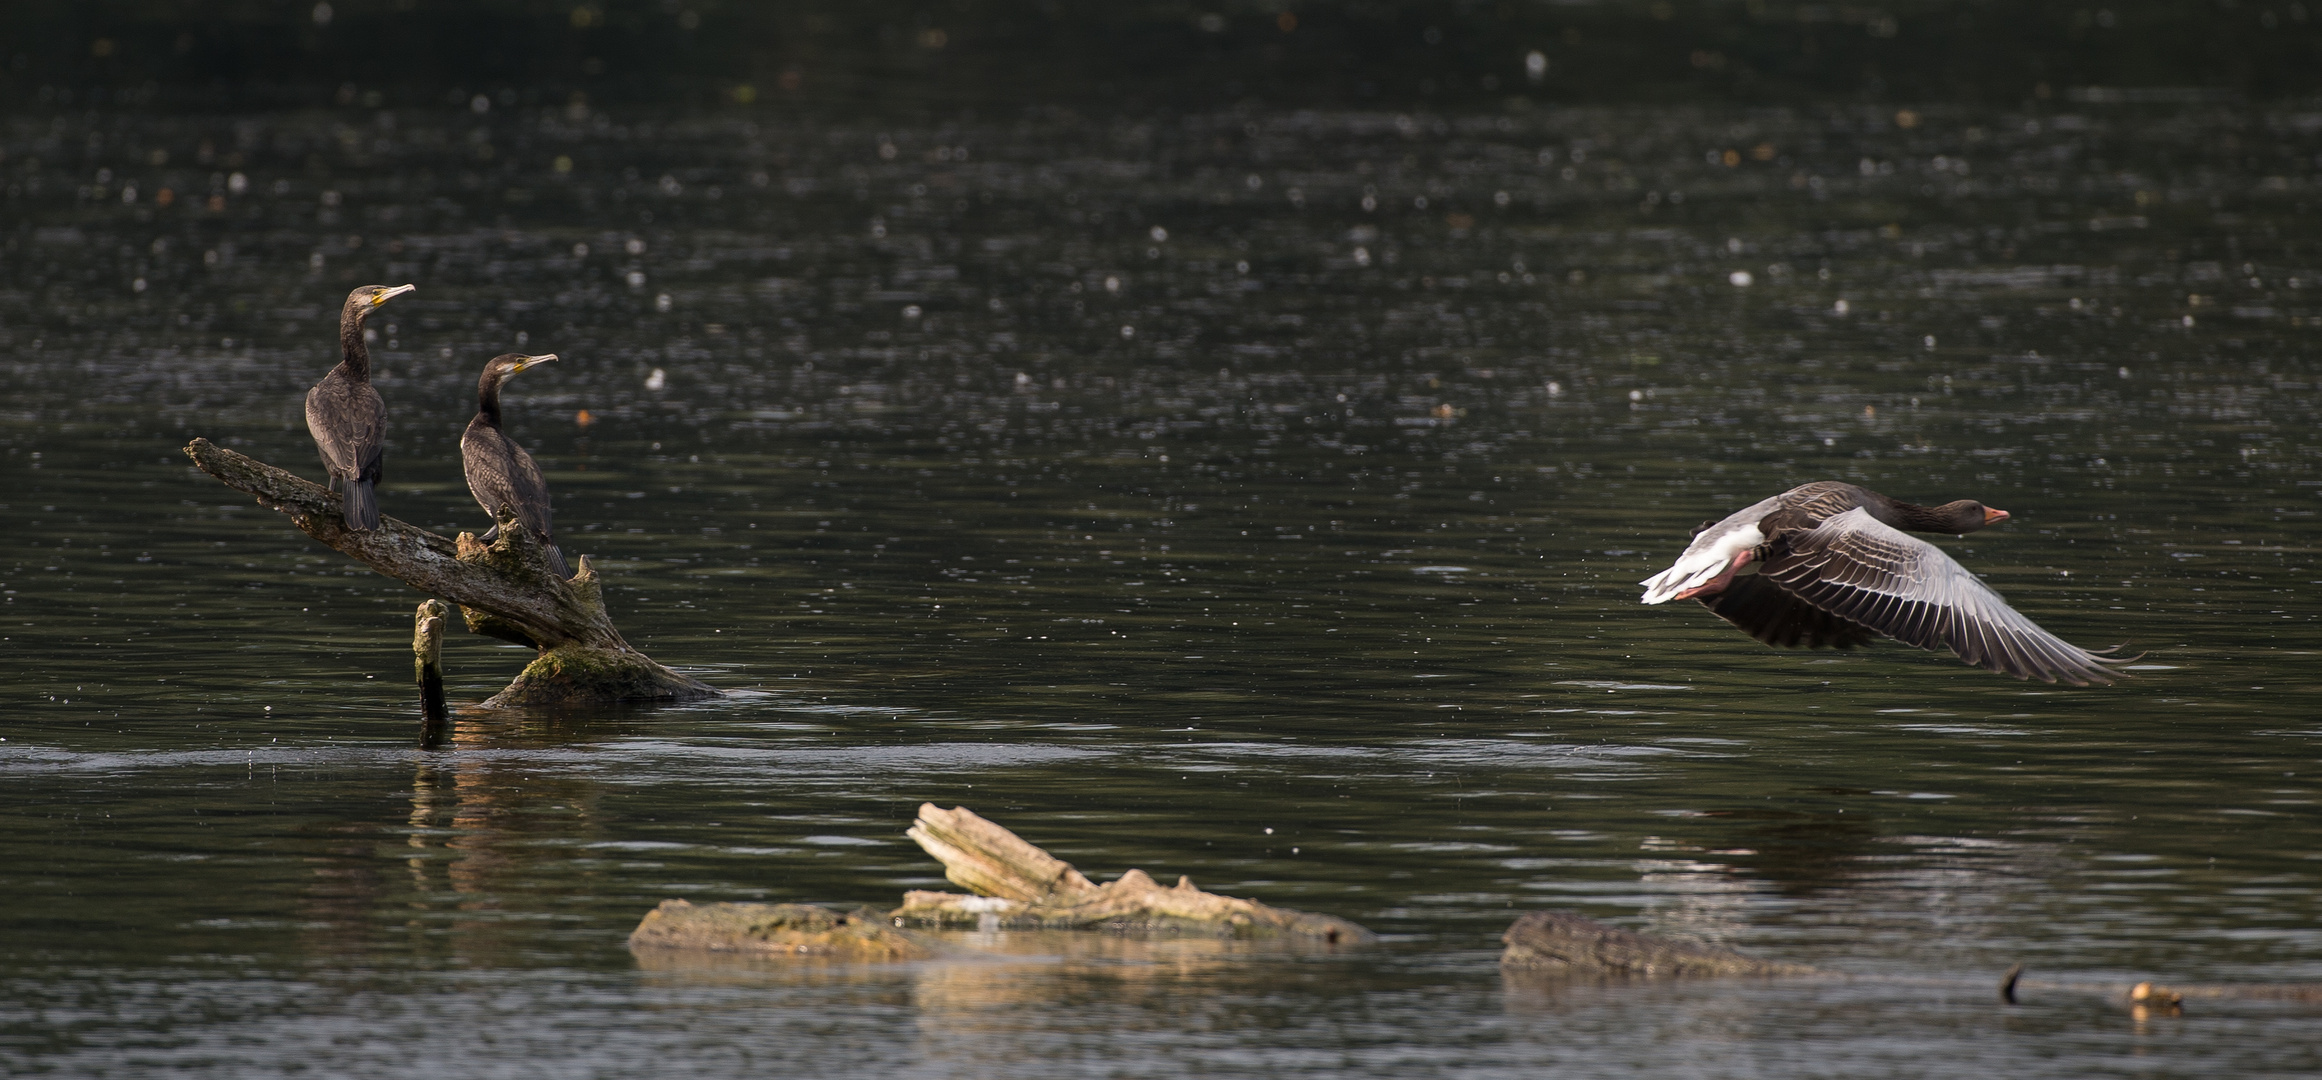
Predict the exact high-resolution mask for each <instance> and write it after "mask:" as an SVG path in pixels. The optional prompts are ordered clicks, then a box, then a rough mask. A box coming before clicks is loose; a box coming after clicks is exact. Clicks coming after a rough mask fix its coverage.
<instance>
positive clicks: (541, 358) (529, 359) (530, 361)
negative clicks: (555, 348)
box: [508, 353, 556, 375]
mask: <svg viewBox="0 0 2322 1080" xmlns="http://www.w3.org/2000/svg"><path fill="white" fill-rule="evenodd" d="M554 359H556V354H555V353H541V354H540V355H538V356H525V357H519V358H518V359H517V361H516V366H515V367H512V368H509V369H508V373H509V374H511V375H513V374H515V373H517V372H519V371H522V370H524V369H525V368H528V367H532V366H534V365H536V364H545V363H547V362H549V361H551V360H554Z"/></svg>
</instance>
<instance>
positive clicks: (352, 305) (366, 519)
mask: <svg viewBox="0 0 2322 1080" xmlns="http://www.w3.org/2000/svg"><path fill="white" fill-rule="evenodd" d="M418 287H419V286H417V285H397V286H394V287H392V288H390V287H388V286H385V285H365V286H363V287H362V288H360V289H356V290H355V291H354V292H351V293H348V294H347V303H346V306H345V307H342V308H340V309H339V357H340V359H339V366H337V367H335V368H332V369H331V370H330V374H328V375H324V376H323V378H322V381H321V382H318V383H316V384H314V389H312V390H308V391H307V392H306V430H307V431H308V432H309V433H311V434H312V435H313V436H314V445H315V449H316V450H319V451H321V452H322V462H323V471H324V472H326V473H328V474H329V475H330V486H332V487H334V488H340V489H342V490H344V491H345V492H346V495H345V496H344V500H345V511H344V512H345V514H346V519H347V527H348V528H350V529H353V530H355V531H357V532H364V531H368V530H371V529H376V528H378V527H379V496H378V492H377V488H378V486H379V476H380V466H381V459H382V457H383V455H384V452H385V447H384V445H383V444H384V443H385V441H386V438H387V406H386V404H385V403H384V402H381V401H380V400H379V392H378V391H377V390H373V389H371V350H370V349H369V348H366V347H365V346H364V345H363V319H364V317H365V316H367V315H369V314H371V311H372V309H374V308H376V307H378V306H379V305H381V304H384V303H386V302H387V301H389V300H393V299H395V298H396V297H398V296H401V295H403V294H404V293H407V292H410V291H411V290H413V289H416V288H418Z"/></svg>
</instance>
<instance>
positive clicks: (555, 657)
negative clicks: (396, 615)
mask: <svg viewBox="0 0 2322 1080" xmlns="http://www.w3.org/2000/svg"><path fill="white" fill-rule="evenodd" d="M185 452H186V456H187V457H190V458H192V459H193V461H194V464H195V465H197V466H199V467H200V468H201V470H202V471H203V472H206V473H208V474H210V475H211V476H214V477H216V478H217V479H218V481H219V482H220V483H223V484H225V485H226V486H227V487H230V488H233V489H235V490H237V491H242V492H246V493H248V494H250V495H252V496H254V497H256V498H257V500H258V504H259V505H261V506H264V507H267V508H269V509H272V510H276V511H279V512H280V513H282V514H283V516H285V517H288V518H289V519H290V521H291V524H293V525H296V526H298V529H299V531H300V532H303V533H305V534H307V535H308V536H311V537H313V538H315V539H316V540H318V541H320V542H322V544H323V545H324V546H326V547H329V548H331V549H333V550H336V551H338V552H340V553H341V554H344V555H347V556H349V557H351V558H353V559H355V560H356V561H358V562H361V563H363V564H364V565H366V566H369V567H370V568H371V569H373V570H376V571H378V572H379V573H381V574H385V575H386V576H388V577H391V578H394V579H395V580H397V581H400V582H403V583H404V584H406V585H409V586H411V587H412V588H414V589H418V590H419V591H421V592H423V593H427V594H429V595H431V596H440V597H443V598H445V599H447V600H450V601H451V602H453V603H455V604H458V605H459V606H460V610H461V613H462V614H463V615H464V616H465V617H466V621H467V626H468V629H469V630H471V631H473V632H475V633H479V634H487V635H490V636H492V637H496V638H500V639H501V640H504V641H513V642H516V643H517V644H520V645H528V646H531V647H532V648H535V649H538V650H539V651H540V655H539V656H537V657H535V658H534V659H533V661H532V663H530V664H529V665H526V667H525V668H524V671H523V672H522V673H521V674H519V675H517V676H516V680H515V681H514V682H511V683H509V684H508V686H507V688H506V689H503V690H501V691H500V692H499V693H498V694H495V695H493V696H492V698H491V699H490V700H488V701H486V702H484V704H485V705H486V706H487V707H500V706H510V705H556V704H610V703H613V702H623V701H685V700H691V699H696V698H704V697H713V696H716V695H717V694H718V693H719V691H718V689H717V688H716V687H713V686H710V685H709V684H707V683H704V682H701V681H700V680H698V679H694V678H691V677H688V676H686V675H682V674H679V673H678V672H675V671H671V670H670V669H668V668H666V667H663V666H661V665H660V664H657V663H655V662H654V661H653V659H652V658H651V657H649V656H646V655H645V654H644V653H641V652H638V651H637V650H636V649H634V648H631V647H630V646H629V643H628V642H627V641H624V640H622V638H621V632H620V631H619V630H618V629H615V628H614V626H613V620H612V618H611V616H609V615H607V614H606V613H605V600H604V587H603V583H602V582H601V581H600V579H599V578H598V576H597V572H596V567H595V566H593V565H592V564H591V563H590V561H589V558H588V556H586V555H583V556H581V559H580V569H579V572H578V573H575V574H574V575H573V576H572V578H571V579H570V580H566V579H565V578H563V577H560V576H558V574H557V573H556V571H555V570H554V569H552V568H551V567H550V565H549V562H548V553H547V549H546V548H545V547H544V546H542V545H541V543H540V540H539V538H537V537H535V536H533V535H532V533H531V532H530V531H529V530H526V529H525V528H523V527H522V526H520V525H518V524H517V523H516V520H515V518H514V517H513V516H512V515H496V516H498V517H499V525H500V534H499V536H498V537H496V538H495V539H494V540H493V542H492V543H490V544H485V543H483V542H481V541H479V540H477V539H476V538H475V535H474V534H472V533H461V534H460V535H459V539H457V540H446V539H444V538H443V537H441V536H437V535H436V534H434V533H432V532H429V531H427V530H425V529H422V528H418V527H416V526H414V525H411V524H409V523H406V522H403V521H399V520H397V519H395V518H391V517H382V518H381V519H380V520H379V527H378V528H377V529H373V530H370V531H368V532H356V531H354V530H352V529H349V528H347V526H346V520H345V518H344V516H343V513H342V511H341V508H340V503H339V496H338V494H337V493H336V492H333V491H331V490H329V489H328V488H325V487H323V486H322V485H320V484H315V483H312V482H309V481H307V480H304V479H302V478H300V477H298V476H296V475H294V474H292V473H290V472H288V471H286V470H283V469H278V468H276V467H274V466H272V465H268V464H266V463H265V462H263V461H259V460H257V459H255V458H251V457H248V456H246V455H243V454H238V453H235V452H234V451H232V450H228V449H226V448H224V447H222V446H218V445H216V444H214V443H212V442H210V441H209V440H208V439H195V440H194V441H193V442H191V443H189V444H187V445H186V448H185Z"/></svg>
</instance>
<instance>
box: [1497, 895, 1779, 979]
mask: <svg viewBox="0 0 2322 1080" xmlns="http://www.w3.org/2000/svg"><path fill="white" fill-rule="evenodd" d="M1500 940H1502V941H1504V942H1507V945H1508V947H1507V950H1506V951H1505V952H1502V953H1501V954H1500V965H1501V966H1502V967H1506V968H1518V969H1523V970H1528V971H1544V972H1552V973H1559V974H1571V975H1641V976H1647V977H1666V976H1694V977H1698V976H1725V977H1732V976H1761V977H1762V976H1772V975H1816V974H1821V972H1819V971H1818V970H1817V969H1815V968H1811V967H1808V966H1806V965H1804V964H1782V963H1776V962H1774V961H1770V960H1759V959H1757V958H1756V957H1752V956H1746V955H1744V954H1742V953H1738V952H1735V951H1733V950H1731V949H1720V948H1715V947H1712V946H1707V945H1692V944H1687V943H1685V942H1682V941H1671V940H1669V939H1667V938H1659V937H1653V936H1651V935H1648V934H1639V933H1634V932H1631V931H1628V930H1623V929H1621V928H1619V927H1617V926H1608V925H1606V924H1604V923H1600V922H1598V921H1596V920H1595V919H1591V918H1587V917H1585V916H1580V915H1573V914H1569V913H1566V912H1561V911H1533V912H1527V913H1525V914H1524V915H1523V916H1521V917H1519V918H1518V919H1517V920H1516V922H1515V925H1513V926H1510V927H1508V932H1507V933H1505V934H1502V935H1501V936H1500Z"/></svg>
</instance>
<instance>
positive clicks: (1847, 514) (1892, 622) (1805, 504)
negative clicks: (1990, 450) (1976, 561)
mask: <svg viewBox="0 0 2322 1080" xmlns="http://www.w3.org/2000/svg"><path fill="white" fill-rule="evenodd" d="M2007 519H2008V512H2007V511H2005V510H1994V509H1991V508H1990V507H1987V506H1985V505H1983V504H1982V503H1979V502H1976V501H1974V500H1972V499H1960V500H1958V501H1956V502H1947V503H1944V504H1943V505H1941V506H1916V505H1913V504H1911V503H1907V502H1903V501H1902V500H1900V499H1891V498H1888V497H1887V496H1885V495H1881V494H1879V493H1878V492H1875V491H1871V490H1869V489H1867V488H1860V487H1856V486H1855V485H1853V484H1842V483H1838V482H1836V481H1830V480H1825V481H1821V482H1818V483H1812V484H1805V485H1801V486H1799V487H1795V488H1792V489H1790V490H1788V491H1785V492H1783V493H1782V494H1780V495H1776V496H1774V497H1773V498H1771V499H1766V500H1763V501H1761V502H1757V503H1753V504H1751V505H1750V506H1748V507H1746V508H1744V509H1742V510H1740V511H1738V512H1736V513H1734V514H1733V515H1731V516H1729V517H1727V518H1726V519H1725V520H1723V521H1719V522H1714V523H1708V524H1704V525H1703V526H1702V527H1701V529H1700V531H1698V532H1696V533H1694V535H1693V543H1692V544H1691V545H1689V546H1687V547H1686V549H1685V553H1684V554H1682V555H1679V556H1678V557H1677V562H1676V564H1675V565H1673V566H1671V567H1670V568H1669V569H1667V570H1663V571H1661V572H1660V573H1658V574H1655V575H1653V576H1652V577H1650V578H1647V579H1645V580H1644V581H1642V582H1640V583H1639V584H1642V585H1644V586H1645V598H1644V601H1645V603H1648V604H1659V603H1663V602H1665V601H1669V600H1688V599H1690V600H1699V601H1701V603H1702V605H1703V606H1705V607H1707V608H1708V609H1709V610H1711V611H1714V612H1716V613H1717V614H1718V616H1719V617H1720V618H1723V619H1724V620H1726V621H1727V622H1730V623H1732V624H1734V625H1735V626H1738V627H1740V628H1741V629H1742V631H1743V632H1745V633H1747V634H1749V635H1750V636H1751V637H1754V638H1756V639H1758V640H1759V641H1763V642H1765V643H1766V644H1768V645H1779V646H1798V645H1804V646H1807V647H1809V648H1821V647H1824V646H1830V647H1834V648H1840V649H1848V648H1853V647H1854V646H1856V645H1859V644H1862V643H1863V642H1866V641H1869V640H1871V639H1872V638H1876V637H1882V636H1883V637H1891V638H1894V639H1895V640H1897V641H1900V642H1903V643H1904V644H1907V645H1916V646H1918V647H1920V648H1922V649H1940V648H1944V647H1949V648H1950V649H1951V651H1952V652H1954V653H1957V654H1958V655H1959V658H1960V659H1961V660H1964V661H1966V662H1968V663H1970V664H1974V665H1976V666H1978V667H1983V668H1988V669H1990V670H1992V671H1998V672H2004V673H2006V674H2009V675H2013V676H2015V677H2016V678H2019V679H2025V678H2030V679H2039V680H2041V681H2042V682H2051V683H2052V682H2056V681H2058V680H2062V681H2064V682H2068V683H2072V684H2074V685H2076V686H2086V685H2088V684H2090V683H2107V682H2111V681H2112V680H2113V679H2114V678H2116V677H2118V676H2117V673H2116V672H2114V671H2112V670H2110V668H2109V665H2114V664H2123V663H2127V662H2128V660H2129V659H2132V658H2128V657H2114V656H2106V655H2104V653H2103V652H2093V651H2090V650H2088V649H2083V648H2081V647H2079V646H2077V645H2074V644H2072V643H2070V642H2067V641H2065V640H2064V639H2062V638H2059V637H2057V636H2056V635H2054V634H2051V633H2049V632H2047V631H2046V630H2042V629H2040V627H2039V626H2038V625H2036V624H2034V623H2033V622H2032V620H2030V619H2027V618H2025V617H2024V616H2023V615H2022V613H2020V612H2018V611H2016V609H2014V608H2012V607H2009V606H2008V604H2007V601H2005V600H2002V599H2000V595H1999V594H1998V593H1996V592H1993V591H1992V589H1991V586H1989V585H1985V584H1984V583H1983V582H1982V580H1980V579H1978V578H1977V577H1976V576H1975V575H1974V574H1971V573H1968V572H1967V570H1966V568H1965V567H1962V566H1960V565H1959V564H1958V563H1956V562H1953V561H1951V557H1950V556H1948V555H1945V554H1943V551H1942V549H1941V548H1938V547H1936V546H1935V545H1933V544H1930V543H1928V542H1926V541H1925V540H1921V539H1919V538H1918V537H1916V536H1912V535H1910V534H1909V533H1906V532H1904V531H1903V530H1904V529H1912V530H1916V531H1918V532H1936V533H1953V534H1958V533H1970V532H1974V531H1975V530H1977V529H1980V528H1983V527H1984V526H1986V525H1991V524H1995V523H1997V522H2001V521H2006V520H2007ZM2110 651H2112V650H2109V649H2108V650H2104V652H2110Z"/></svg>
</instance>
